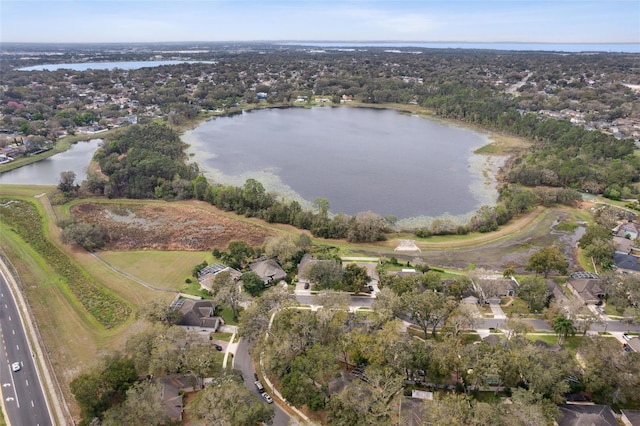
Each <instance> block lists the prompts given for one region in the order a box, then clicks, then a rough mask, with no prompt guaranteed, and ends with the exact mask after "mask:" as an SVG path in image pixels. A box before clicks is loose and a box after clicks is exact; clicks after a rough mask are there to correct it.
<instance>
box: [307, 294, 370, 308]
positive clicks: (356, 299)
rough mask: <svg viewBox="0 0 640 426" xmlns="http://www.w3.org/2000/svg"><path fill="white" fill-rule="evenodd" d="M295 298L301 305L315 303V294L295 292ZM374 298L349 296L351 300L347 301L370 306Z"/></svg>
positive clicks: (351, 304)
mask: <svg viewBox="0 0 640 426" xmlns="http://www.w3.org/2000/svg"><path fill="white" fill-rule="evenodd" d="M296 300H297V301H298V303H300V304H301V305H313V304H314V303H315V302H314V300H315V296H312V295H306V294H296ZM374 300H375V298H373V297H371V296H351V301H350V302H349V306H351V307H361V308H370V307H371V305H372V304H373V301H374Z"/></svg>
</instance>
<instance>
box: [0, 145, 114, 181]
mask: <svg viewBox="0 0 640 426" xmlns="http://www.w3.org/2000/svg"><path fill="white" fill-rule="evenodd" d="M101 142H102V139H91V140H90V141H88V142H78V143H76V144H74V145H72V146H71V148H70V149H69V150H67V151H65V152H61V153H60V154H56V155H54V156H51V157H49V158H46V159H44V160H42V161H38V162H37V163H32V164H28V165H26V166H23V167H19V168H17V169H14V170H11V171H8V172H5V173H2V174H0V185H1V184H14V185H17V184H22V185H57V184H58V182H60V173H62V172H66V171H69V170H71V171H73V172H75V174H76V183H80V182H82V181H83V180H85V179H86V178H87V167H88V166H89V163H90V162H91V159H92V158H93V154H94V153H95V152H96V150H97V149H98V147H99V146H100V143H101Z"/></svg>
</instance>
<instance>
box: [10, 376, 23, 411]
mask: <svg viewBox="0 0 640 426" xmlns="http://www.w3.org/2000/svg"><path fill="white" fill-rule="evenodd" d="M9 374H10V375H11V385H12V386H13V388H14V389H15V388H16V382H14V381H13V373H11V372H10V373H9ZM14 395H15V396H16V404H17V405H18V407H20V400H19V399H18V392H16V391H14ZM11 400H12V401H13V398H11Z"/></svg>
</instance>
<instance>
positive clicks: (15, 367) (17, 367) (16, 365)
mask: <svg viewBox="0 0 640 426" xmlns="http://www.w3.org/2000/svg"><path fill="white" fill-rule="evenodd" d="M20 368H22V367H21V366H20V363H19V362H14V363H13V364H11V369H12V370H13V372H14V373H15V372H16V371H20Z"/></svg>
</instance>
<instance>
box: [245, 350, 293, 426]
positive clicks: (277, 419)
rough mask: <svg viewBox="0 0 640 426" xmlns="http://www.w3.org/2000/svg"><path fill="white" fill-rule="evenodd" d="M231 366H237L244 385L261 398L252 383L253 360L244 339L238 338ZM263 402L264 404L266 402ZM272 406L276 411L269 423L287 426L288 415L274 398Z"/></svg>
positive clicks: (253, 372) (253, 379) (253, 380)
mask: <svg viewBox="0 0 640 426" xmlns="http://www.w3.org/2000/svg"><path fill="white" fill-rule="evenodd" d="M233 368H237V369H238V370H240V371H242V377H243V378H244V386H245V387H246V388H247V389H249V390H250V391H251V392H253V393H254V394H256V395H257V396H258V398H260V399H262V397H261V396H260V394H259V393H258V389H257V388H256V385H255V384H254V382H255V378H254V374H255V370H254V369H253V362H252V361H251V357H250V356H249V345H248V344H247V342H246V341H245V340H242V339H240V341H239V342H238V348H237V350H236V353H235V356H234V357H233ZM271 396H273V395H271ZM264 403H265V404H266V402H264ZM273 408H274V409H275V411H276V415H275V416H274V418H273V423H271V424H272V425H274V426H287V425H288V424H289V415H288V414H287V413H286V412H285V411H284V410H282V408H280V407H279V406H278V404H277V403H276V402H275V400H274V403H273Z"/></svg>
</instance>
